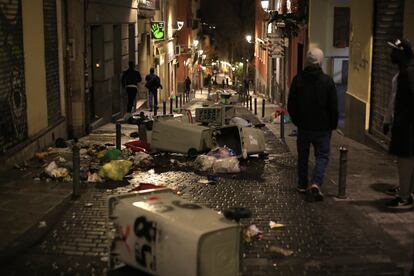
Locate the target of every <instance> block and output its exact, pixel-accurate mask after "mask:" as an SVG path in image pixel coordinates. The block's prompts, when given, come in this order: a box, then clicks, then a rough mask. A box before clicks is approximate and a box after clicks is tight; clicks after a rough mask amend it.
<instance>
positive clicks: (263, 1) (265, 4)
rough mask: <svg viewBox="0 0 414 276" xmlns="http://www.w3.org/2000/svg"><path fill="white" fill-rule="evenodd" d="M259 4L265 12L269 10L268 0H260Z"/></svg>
mask: <svg viewBox="0 0 414 276" xmlns="http://www.w3.org/2000/svg"><path fill="white" fill-rule="evenodd" d="M260 4H261V5H262V9H264V10H265V11H267V10H268V9H269V0H261V1H260Z"/></svg>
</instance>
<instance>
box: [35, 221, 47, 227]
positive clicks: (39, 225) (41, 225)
mask: <svg viewBox="0 0 414 276" xmlns="http://www.w3.org/2000/svg"><path fill="white" fill-rule="evenodd" d="M46 226H47V223H46V221H44V220H42V221H39V224H38V225H37V228H44V227H46Z"/></svg>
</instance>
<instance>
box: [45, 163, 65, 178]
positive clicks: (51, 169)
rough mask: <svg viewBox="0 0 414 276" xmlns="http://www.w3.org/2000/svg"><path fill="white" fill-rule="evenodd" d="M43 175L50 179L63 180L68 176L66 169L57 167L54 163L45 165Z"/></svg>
mask: <svg viewBox="0 0 414 276" xmlns="http://www.w3.org/2000/svg"><path fill="white" fill-rule="evenodd" d="M45 173H46V174H47V175H49V176H50V177H52V178H60V179H64V178H66V177H68V176H69V171H68V169H66V168H60V167H58V165H57V164H56V162H55V161H52V162H50V163H49V165H47V167H46V168H45Z"/></svg>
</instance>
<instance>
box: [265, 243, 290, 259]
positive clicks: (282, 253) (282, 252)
mask: <svg viewBox="0 0 414 276" xmlns="http://www.w3.org/2000/svg"><path fill="white" fill-rule="evenodd" d="M269 252H270V253H272V254H274V255H276V256H277V257H289V256H292V255H293V253H294V252H293V251H292V250H289V249H284V248H281V247H278V246H274V245H272V246H270V247H269Z"/></svg>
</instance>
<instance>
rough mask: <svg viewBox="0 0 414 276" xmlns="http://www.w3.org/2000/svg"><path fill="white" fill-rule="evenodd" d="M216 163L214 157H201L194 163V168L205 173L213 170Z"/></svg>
mask: <svg viewBox="0 0 414 276" xmlns="http://www.w3.org/2000/svg"><path fill="white" fill-rule="evenodd" d="M215 161H216V158H215V157H214V156H208V155H199V156H197V158H196V160H195V161H194V167H195V168H196V169H198V170H199V171H202V172H205V171H208V170H210V169H212V168H213V164H214V162H215Z"/></svg>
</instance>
